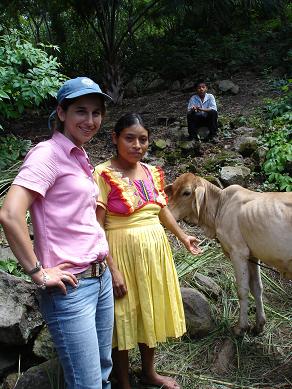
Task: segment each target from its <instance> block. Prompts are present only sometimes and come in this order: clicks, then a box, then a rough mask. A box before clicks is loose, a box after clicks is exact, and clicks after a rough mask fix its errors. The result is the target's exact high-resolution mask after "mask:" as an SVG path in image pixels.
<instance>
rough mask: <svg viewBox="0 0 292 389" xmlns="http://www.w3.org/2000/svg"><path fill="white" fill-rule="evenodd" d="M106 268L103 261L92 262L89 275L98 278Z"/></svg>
mask: <svg viewBox="0 0 292 389" xmlns="http://www.w3.org/2000/svg"><path fill="white" fill-rule="evenodd" d="M106 268H107V264H106V262H105V261H102V262H93V263H92V264H91V277H94V278H99V277H101V276H102V275H103V273H104V272H105V270H106Z"/></svg>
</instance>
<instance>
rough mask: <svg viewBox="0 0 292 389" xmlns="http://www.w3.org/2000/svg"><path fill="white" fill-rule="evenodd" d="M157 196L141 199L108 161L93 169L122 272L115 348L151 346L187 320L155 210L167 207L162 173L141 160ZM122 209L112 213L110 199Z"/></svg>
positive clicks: (176, 334) (175, 333)
mask: <svg viewBox="0 0 292 389" xmlns="http://www.w3.org/2000/svg"><path fill="white" fill-rule="evenodd" d="M144 166H145V169H147V171H148V172H149V174H150V175H151V178H152V182H153V184H154V191H155V198H154V200H153V198H152V199H150V200H149V201H145V200H144V201H142V200H141V198H140V196H139V194H138V192H137V190H136V188H135V186H134V185H133V184H132V183H131V181H130V180H129V179H128V178H127V177H123V176H122V174H121V173H120V172H118V171H116V170H114V169H113V168H112V167H111V162H110V161H107V162H105V163H103V164H101V165H98V166H97V167H96V169H95V179H96V182H97V185H98V187H99V190H100V194H99V199H98V204H99V205H100V206H102V207H104V208H105V209H106V210H107V212H106V220H105V230H106V234H107V238H108V242H109V247H110V252H111V255H112V257H113V259H114V261H115V263H116V264H117V267H118V269H119V270H120V271H121V272H122V274H123V276H124V279H125V282H126V285H127V290H128V293H127V294H126V295H125V296H124V297H122V298H119V299H116V300H115V328H114V336H113V347H118V349H119V350H129V349H131V348H134V347H136V345H137V343H145V344H146V345H148V346H149V347H151V348H152V347H155V346H156V345H157V342H164V341H166V339H167V338H168V337H175V338H177V337H180V336H181V335H183V334H184V332H185V318H184V310H183V305H182V299H181V293H180V287H179V283H178V278H177V273H176V270H175V266H174V263H173V257H172V253H171V248H170V245H169V242H168V239H167V237H166V235H165V232H164V228H163V227H162V225H161V224H160V221H159V217H158V214H159V212H160V210H161V207H163V206H165V205H166V202H167V197H166V195H165V193H164V191H163V185H164V182H163V179H164V176H163V173H162V171H161V170H160V169H158V168H155V167H153V166H150V165H146V164H144ZM118 198H120V202H122V203H123V213H120V212H121V211H119V213H117V212H113V211H111V210H110V209H111V206H110V203H111V201H113V202H116V203H117V199H118Z"/></svg>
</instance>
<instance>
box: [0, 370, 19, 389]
mask: <svg viewBox="0 0 292 389" xmlns="http://www.w3.org/2000/svg"><path fill="white" fill-rule="evenodd" d="M17 380H18V373H12V374H9V375H8V376H7V377H6V378H5V380H4V381H3V385H2V389H14V388H15V384H16V382H17Z"/></svg>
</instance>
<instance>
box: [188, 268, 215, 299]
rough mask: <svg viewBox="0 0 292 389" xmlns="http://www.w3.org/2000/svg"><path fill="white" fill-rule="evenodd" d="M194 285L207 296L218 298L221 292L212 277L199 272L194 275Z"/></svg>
mask: <svg viewBox="0 0 292 389" xmlns="http://www.w3.org/2000/svg"><path fill="white" fill-rule="evenodd" d="M194 279H195V281H196V287H197V288H198V289H199V290H200V291H201V292H203V293H204V294H205V295H207V296H208V297H212V298H215V299H218V297H219V296H220V294H221V288H220V286H219V285H218V284H217V283H216V282H215V281H213V280H212V278H210V277H208V276H205V275H204V274H201V273H196V274H195V275H194Z"/></svg>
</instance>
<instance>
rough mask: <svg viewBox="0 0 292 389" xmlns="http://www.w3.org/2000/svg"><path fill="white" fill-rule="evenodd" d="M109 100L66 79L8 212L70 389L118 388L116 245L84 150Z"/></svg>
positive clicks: (10, 233)
mask: <svg viewBox="0 0 292 389" xmlns="http://www.w3.org/2000/svg"><path fill="white" fill-rule="evenodd" d="M108 97H109V96H107V95H106V94H104V93H103V92H102V91H101V89H100V87H99V86H98V84H96V83H95V82H94V81H92V80H91V79H89V78H87V77H77V78H75V79H71V80H68V81H66V82H65V83H64V84H63V86H62V87H61V88H60V90H59V91H58V94H57V101H58V106H57V109H56V111H54V114H55V115H56V130H55V131H54V134H53V136H52V138H51V139H50V140H47V141H45V142H41V143H39V144H38V145H36V146H35V147H34V148H33V149H32V150H31V151H30V152H29V153H28V154H27V156H26V158H25V161H24V163H23V165H22V167H21V168H20V171H19V173H18V175H17V177H16V178H15V180H14V182H13V185H12V186H11V188H10V190H9V192H8V194H7V196H6V199H5V201H4V204H3V207H2V209H1V214H0V221H1V223H2V224H3V228H4V231H5V234H6V236H7V240H8V242H9V244H10V247H11V249H12V251H13V252H14V254H15V256H16V257H17V258H18V260H19V262H20V264H21V265H22V266H23V268H24V270H25V271H26V272H27V274H29V275H30V276H31V278H32V280H33V282H34V283H35V284H36V285H37V287H38V288H39V289H40V292H41V304H40V305H41V306H40V308H41V311H42V314H43V317H44V319H45V321H46V323H47V325H48V328H49V330H50V332H51V335H52V338H53V341H54V343H55V346H56V349H57V352H58V354H59V359H60V361H61V364H62V366H63V370H64V376H65V381H66V385H67V389H101V388H103V389H109V388H110V382H109V380H108V377H109V374H110V371H111V367H112V362H111V341H112V329H113V293H112V281H111V275H110V272H109V270H108V269H107V266H106V262H105V258H106V256H107V255H108V243H107V240H106V237H105V233H104V230H103V229H102V228H101V227H100V225H99V224H98V222H97V220H96V215H95V210H96V197H97V195H98V187H97V186H96V184H95V182H94V180H93V177H92V166H91V165H90V162H89V160H88V157H87V154H86V152H85V150H84V148H83V145H84V144H85V143H86V142H88V141H89V140H90V139H91V138H92V137H93V136H94V135H95V134H96V133H97V131H98V130H99V128H100V125H101V122H102V119H103V117H104V115H105V99H106V98H108ZM27 210H29V211H30V213H31V218H32V224H33V230H34V246H33V245H32V242H31V240H30V238H29V233H28V228H27V224H26V212H27Z"/></svg>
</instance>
